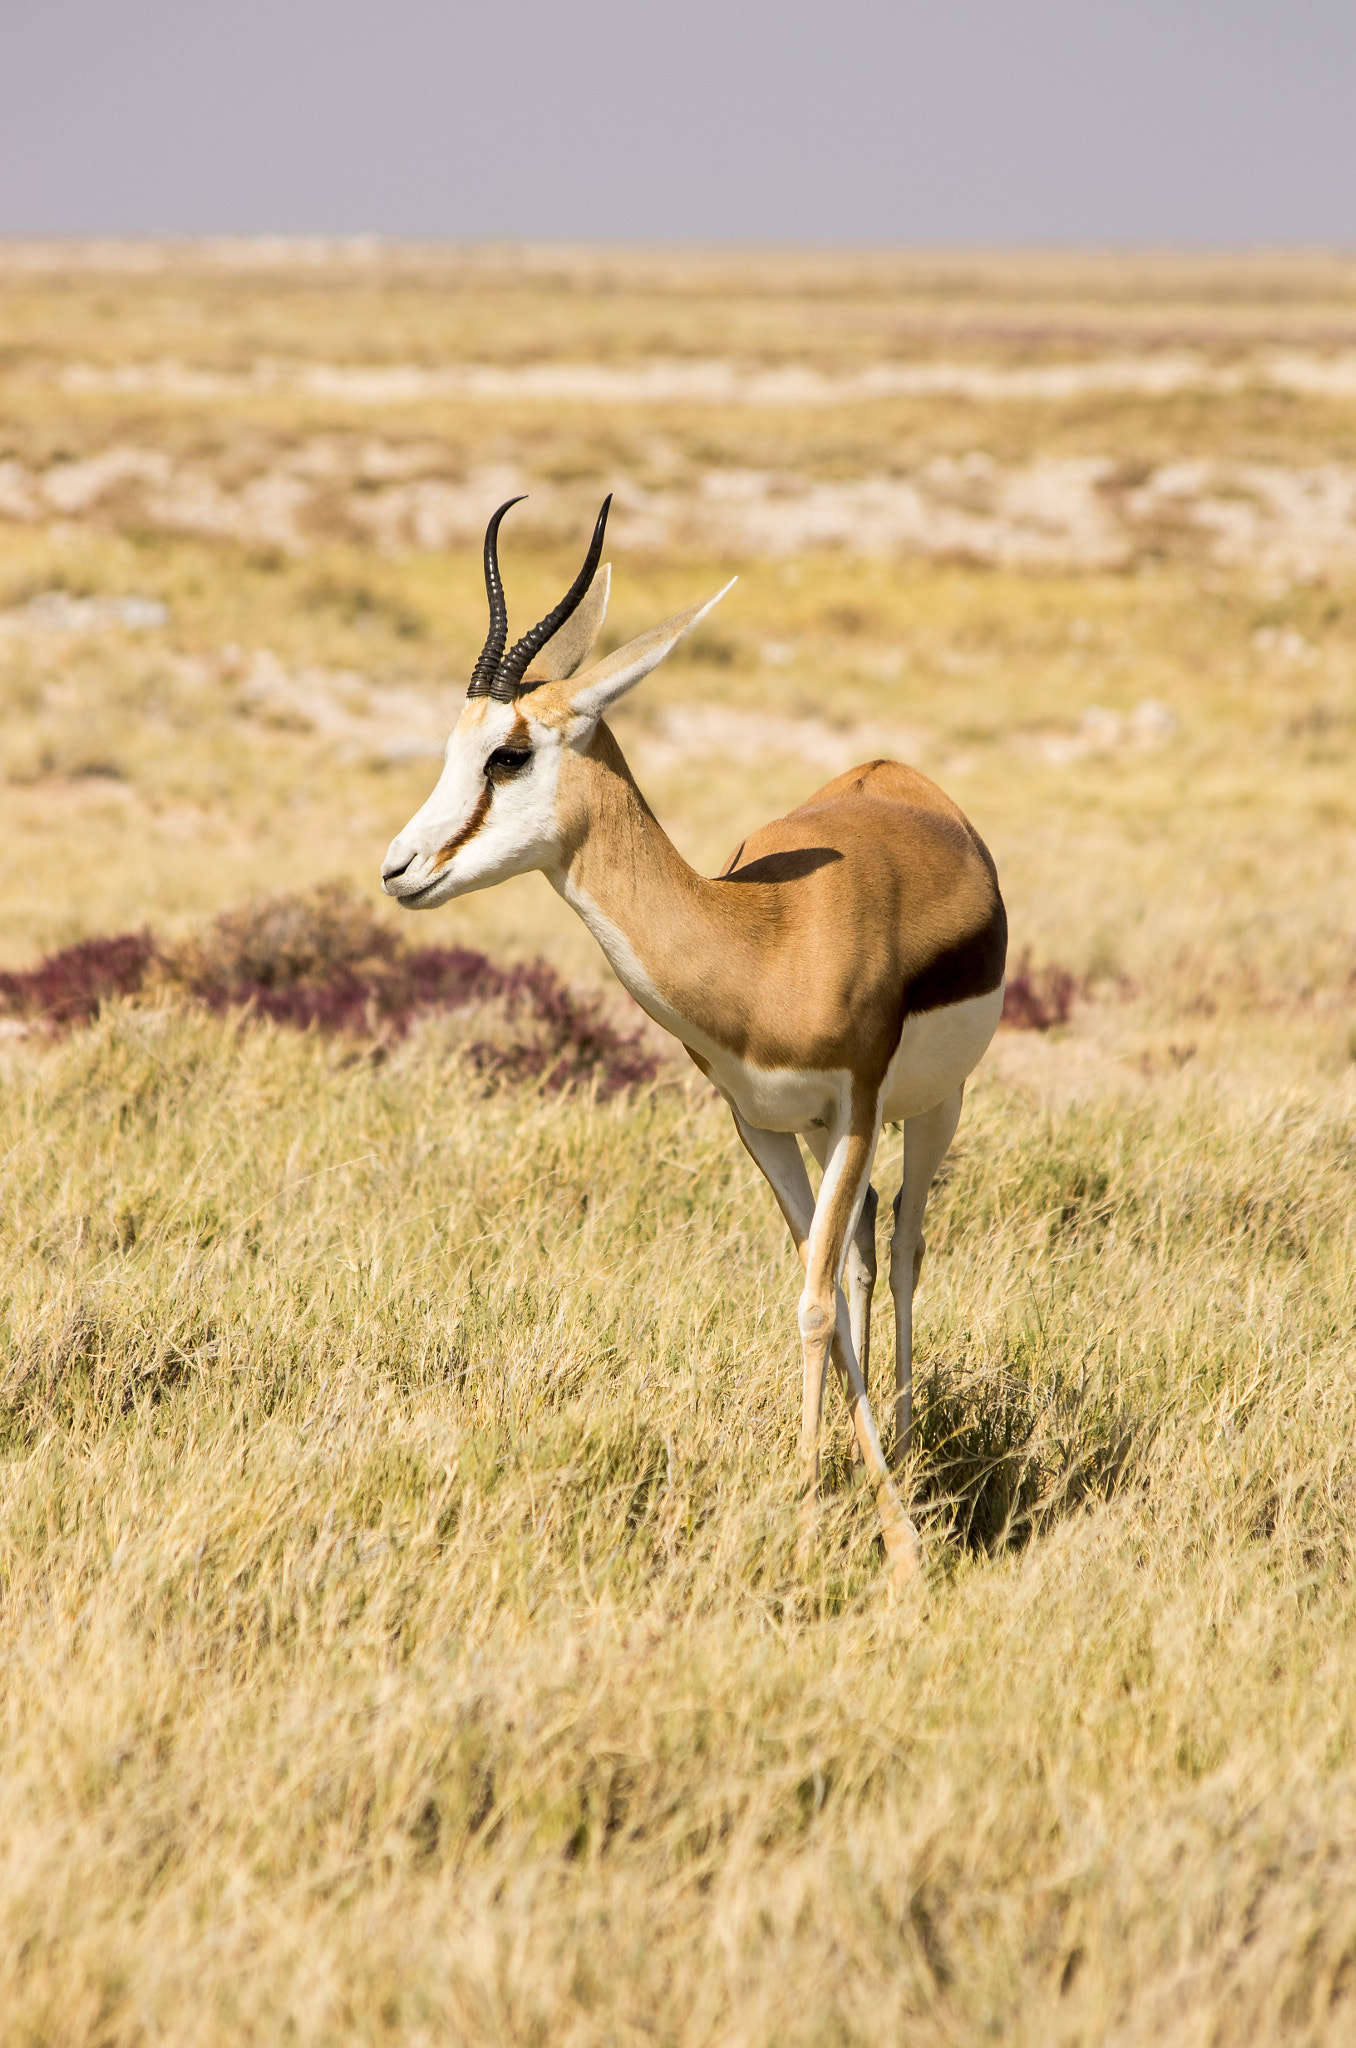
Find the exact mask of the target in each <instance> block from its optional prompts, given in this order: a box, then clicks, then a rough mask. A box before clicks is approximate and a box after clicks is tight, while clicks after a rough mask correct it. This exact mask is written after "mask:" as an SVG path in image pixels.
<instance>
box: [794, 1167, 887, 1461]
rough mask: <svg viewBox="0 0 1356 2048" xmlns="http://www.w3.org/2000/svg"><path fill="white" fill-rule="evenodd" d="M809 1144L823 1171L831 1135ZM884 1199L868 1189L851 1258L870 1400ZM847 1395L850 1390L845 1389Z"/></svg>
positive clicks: (851, 1297)
mask: <svg viewBox="0 0 1356 2048" xmlns="http://www.w3.org/2000/svg"><path fill="white" fill-rule="evenodd" d="M805 1142H806V1144H807V1145H808V1146H809V1148H810V1150H811V1152H812V1153H813V1154H814V1156H815V1158H816V1159H817V1160H818V1161H819V1165H820V1168H821V1170H822V1168H823V1166H824V1162H825V1160H826V1159H827V1157H828V1150H829V1134H828V1132H827V1131H826V1130H823V1129H820V1130H816V1131H807V1132H806V1133H805ZM879 1207H880V1197H879V1196H878V1195H877V1193H876V1190H875V1189H874V1188H873V1187H871V1186H868V1187H867V1190H866V1196H865V1199H864V1200H863V1202H862V1209H861V1214H860V1216H859V1217H858V1218H857V1228H856V1229H855V1230H854V1231H853V1233H852V1243H851V1245H850V1246H849V1248H848V1257H847V1283H848V1288H847V1296H848V1325H849V1327H850V1329H851V1331H852V1348H853V1350H854V1351H855V1352H856V1354H857V1363H858V1365H859V1366H860V1367H861V1372H862V1385H863V1386H864V1387H865V1389H866V1393H867V1399H868V1400H869V1399H870V1397H871V1297H872V1295H873V1294H874V1293H875V1289H876V1212H877V1210H878V1209H879ZM844 1391H846V1387H845V1389H844ZM852 1469H853V1471H854V1472H855V1473H856V1475H857V1476H858V1478H860V1477H861V1474H862V1471H863V1469H864V1467H863V1461H862V1447H861V1445H860V1444H859V1443H858V1441H857V1437H856V1432H855V1431H854V1433H853V1438H852Z"/></svg>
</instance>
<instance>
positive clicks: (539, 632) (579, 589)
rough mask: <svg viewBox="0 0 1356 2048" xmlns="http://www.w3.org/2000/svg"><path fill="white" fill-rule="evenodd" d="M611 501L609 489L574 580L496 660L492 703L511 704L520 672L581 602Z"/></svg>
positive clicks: (599, 552) (520, 680)
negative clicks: (496, 672)
mask: <svg viewBox="0 0 1356 2048" xmlns="http://www.w3.org/2000/svg"><path fill="white" fill-rule="evenodd" d="M611 504H612V493H611V492H610V491H609V492H608V494H607V496H606V497H605V498H604V499H603V509H602V511H601V512H600V513H599V514H598V523H597V525H596V526H595V527H594V529H593V539H592V540H591V541H590V542H589V551H588V553H587V555H586V556H585V557H584V566H583V568H582V569H581V570H580V571H579V574H578V575H577V576H576V577H575V579H574V582H573V583H572V584H571V585H570V587H569V589H568V590H567V591H566V593H565V595H564V597H562V598H561V600H560V603H559V604H558V605H557V606H556V608H555V610H554V611H551V612H548V613H547V614H546V617H545V618H544V619H542V620H541V622H540V623H539V624H538V625H535V626H534V627H533V628H532V631H531V632H530V633H524V635H523V637H522V639H521V640H519V641H518V642H517V644H516V645H515V646H514V647H511V648H510V649H509V652H508V653H507V654H506V655H505V657H504V659H503V661H501V662H500V664H499V673H498V675H497V676H496V677H495V679H494V681H493V682H492V683H491V685H490V690H489V694H490V696H491V697H493V698H494V699H495V701H496V703H499V704H511V703H512V702H513V700H514V698H515V697H517V696H519V695H521V693H522V687H523V676H524V675H525V673H526V672H527V669H528V666H529V664H530V663H531V662H532V660H533V659H534V657H535V656H536V655H538V654H540V652H541V650H542V648H543V647H545V645H546V643H547V641H548V640H549V639H550V638H551V635H552V634H553V633H558V632H559V631H560V629H561V627H562V626H563V625H564V623H565V621H566V619H568V618H569V616H570V614H571V612H574V611H577V610H578V608H579V606H580V605H581V604H582V603H583V600H584V593H585V592H586V591H587V589H588V587H589V585H590V583H592V581H593V577H594V572H595V571H596V569H597V567H598V563H599V560H600V559H601V556H602V552H603V534H604V532H605V531H606V529H607V515H608V511H609V508H610V507H611ZM534 688H535V685H534Z"/></svg>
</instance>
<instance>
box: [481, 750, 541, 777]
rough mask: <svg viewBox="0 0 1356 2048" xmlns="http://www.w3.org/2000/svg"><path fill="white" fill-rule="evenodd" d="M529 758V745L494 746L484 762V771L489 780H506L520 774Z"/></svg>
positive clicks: (530, 752) (530, 757)
mask: <svg viewBox="0 0 1356 2048" xmlns="http://www.w3.org/2000/svg"><path fill="white" fill-rule="evenodd" d="M531 759H532V749H531V748H530V747H496V748H495V750H494V752H493V753H492V754H491V755H490V758H489V760H488V761H487V762H486V763H485V773H486V774H487V775H488V776H489V778H490V781H491V782H508V781H509V780H510V779H511V778H512V777H513V776H515V775H519V774H521V772H522V770H523V769H524V768H526V766H527V764H528V762H529V761H530V760H531Z"/></svg>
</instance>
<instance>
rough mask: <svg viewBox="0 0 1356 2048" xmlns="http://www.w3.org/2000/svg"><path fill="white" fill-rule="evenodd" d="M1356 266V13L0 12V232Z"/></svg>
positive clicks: (1319, 8)
mask: <svg viewBox="0 0 1356 2048" xmlns="http://www.w3.org/2000/svg"><path fill="white" fill-rule="evenodd" d="M267 232H279V233H324V234H331V233H337V234H347V233H363V232H373V233H379V234H389V235H413V236H439V237H442V236H447V237H452V238H457V239H463V238H474V237H480V236H493V237H501V236H508V237H515V238H516V237H525V238H528V239H543V240H546V239H553V238H560V237H564V238H568V239H571V240H583V241H608V240H627V241H650V240H653V241H713V240H714V241H779V242H814V243H844V242H848V243H850V242H1033V241H1034V242H1084V243H1086V242H1104V241H1113V242H1115V241H1120V242H1125V241H1133V242H1146V241H1148V242H1187V243H1202V242H1207V243H1208V242H1225V243H1250V242H1273V243H1280V242H1308V243H1314V242H1324V243H1342V244H1347V245H1352V244H1356V0H927V4H923V0H838V4H837V5H828V4H824V0H784V4H772V0H719V4H717V0H678V4H674V0H669V4H666V5H656V4H653V0H651V4H648V5H647V4H646V0H625V4H623V0H579V4H577V5H570V4H568V0H477V4H475V5H472V4H469V0H2V4H0V233H4V234H12V235H49V234H75V235H124V234H126V235H134V234H223V233H225V234H231V233H267Z"/></svg>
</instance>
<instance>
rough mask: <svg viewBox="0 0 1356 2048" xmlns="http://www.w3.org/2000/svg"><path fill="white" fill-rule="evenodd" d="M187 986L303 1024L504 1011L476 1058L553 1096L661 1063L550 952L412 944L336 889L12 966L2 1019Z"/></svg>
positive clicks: (401, 1022) (395, 1029) (492, 1071)
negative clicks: (165, 939) (193, 929)
mask: <svg viewBox="0 0 1356 2048" xmlns="http://www.w3.org/2000/svg"><path fill="white" fill-rule="evenodd" d="M150 986H156V987H161V988H163V987H171V988H177V989H179V990H181V991H182V992H184V993H185V994H187V995H189V996H192V997H193V998H194V999H195V1000H197V1001H198V1002H201V1003H205V1004H206V1006H207V1007H208V1008H209V1009H211V1010H215V1011H217V1012H219V1013H220V1012H223V1011H226V1010H235V1009H245V1010H249V1011H252V1012H253V1013H254V1014H255V1015H256V1016H260V1017H268V1018H270V1019H271V1020H272V1022H274V1023H275V1024H281V1025H285V1026H288V1027H290V1028H292V1029H294V1030H299V1031H308V1030H315V1031H324V1032H348V1033H351V1034H353V1035H355V1036H359V1037H366V1038H370V1039H373V1040H376V1041H377V1042H379V1043H380V1042H382V1041H389V1040H392V1039H398V1038H403V1037H404V1035H405V1033H406V1032H407V1031H408V1030H409V1028H410V1025H411V1023H412V1022H413V1020H414V1018H415V1017H417V1016H419V1015H420V1014H423V1013H428V1012H430V1011H436V1010H444V1011H451V1012H457V1011H462V1010H474V1009H481V1008H488V1007H489V1006H491V1005H493V1006H495V1007H496V1008H497V1009H498V1011H499V1013H500V1015H501V1016H502V1018H503V1020H504V1021H505V1023H506V1025H507V1026H508V1027H509V1029H508V1031H507V1032H506V1034H505V1035H504V1036H503V1037H502V1039H501V1040H500V1041H498V1042H496V1041H495V1040H493V1039H490V1038H488V1037H486V1038H477V1039H475V1040H474V1041H473V1042H472V1043H471V1044H469V1045H468V1047H467V1056H468V1058H469V1059H470V1060H471V1062H472V1064H473V1065H474V1066H475V1068H476V1069H477V1071H478V1072H480V1073H482V1074H484V1075H485V1076H486V1077H487V1078H490V1079H494V1080H502V1081H506V1082H516V1083H519V1084H523V1085H535V1086H538V1087H541V1088H544V1089H545V1090H546V1091H547V1092H548V1093H551V1094H558V1093H559V1092H560V1091H562V1090H563V1089H567V1088H575V1087H581V1086H586V1085H588V1084H589V1083H590V1082H593V1083H596V1085H597V1088H598V1091H599V1093H600V1094H601V1095H604V1096H608V1095H615V1094H617V1093H618V1092H619V1091H620V1090H621V1089H624V1088H634V1087H640V1086H643V1085H644V1084H645V1083H646V1082H649V1081H652V1080H653V1079H654V1078H655V1075H656V1074H657V1072H658V1061H657V1060H656V1059H655V1057H654V1055H653V1053H651V1052H650V1051H648V1050H647V1048H646V1046H645V1044H644V1042H643V1039H642V1034H641V1032H640V1030H635V1031H631V1032H625V1031H619V1030H618V1029H617V1027H616V1026H615V1025H614V1024H613V1023H612V1022H611V1021H610V1020H609V1018H608V1017H607V1015H606V1012H605V1011H604V1008H603V1005H602V1003H601V1002H600V1000H599V999H598V998H597V997H596V996H587V995H576V994H575V992H574V991H573V990H572V989H571V988H570V986H569V984H568V983H567V982H565V981H563V980H562V979H561V977H560V976H559V975H558V974H557V973H556V971H555V969H554V968H553V967H551V966H550V965H549V964H548V963H547V962H546V961H545V960H531V961H524V962H521V963H519V964H518V965H516V966H513V967H502V966H500V965H499V964H498V963H497V962H496V961H494V960H491V959H490V958H489V957H488V955H487V954H484V953H477V952H473V951H472V950H471V949H470V948H469V947H466V946H418V947H406V946H404V945H402V943H401V942H400V940H399V938H398V937H397V936H396V934H395V933H394V932H393V931H391V929H390V928H389V926H386V925H383V924H379V923H378V921H377V919H376V918H375V917H374V916H373V915H372V912H371V911H370V910H369V909H368V908H367V906H366V904H364V903H362V902H360V901H359V900H358V899H356V898H354V897H353V896H351V895H350V894H349V893H348V891H347V890H345V889H343V888H342V887H338V886H331V887H327V888H323V889H318V890H316V891H314V892H313V893H312V894H311V895H309V896H277V897H272V898H270V899H268V900H267V901H265V902H262V903H257V904H251V905H248V906H246V907H245V908H244V909H242V910H232V911H226V912H224V913H223V914H222V915H221V916H220V917H218V918H216V919H215V920H214V921H213V922H212V924H210V925H209V926H207V927H206V928H205V929H204V930H203V931H202V932H200V933H199V934H198V935H197V936H196V937H194V938H193V939H191V940H188V941H187V942H185V943H184V944H181V945H179V946H172V947H160V946H157V945H156V943H155V941H154V940H153V939H152V938H151V935H150V933H149V932H139V933H137V932H129V933H123V934H121V935H119V936H118V937H116V938H108V939H86V940H85V941H84V942H83V943H82V944H81V945H78V946H68V947H66V948H65V949H64V950H63V951H61V952H59V953H53V954H50V955H49V956H48V958H47V959H46V960H44V961H43V962H42V963H41V964H40V965H39V966H38V967H35V968H32V969H30V970H29V971H28V972H27V973H23V974H0V1015H5V1014H8V1015H10V1016H19V1017H29V1018H33V1019H35V1020H39V1021H41V1022H43V1023H45V1024H47V1025H48V1026H50V1027H52V1028H54V1029H61V1028H67V1027H69V1026H71V1025H75V1024H82V1023H88V1022H89V1021H90V1020H91V1019H92V1018H94V1017H95V1016H97V1014H98V1011H99V1005H100V1003H101V1002H102V1001H103V1000H104V998H105V997H107V996H111V995H138V994H140V993H142V992H143V990H145V989H147V988H148V987H150Z"/></svg>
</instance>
